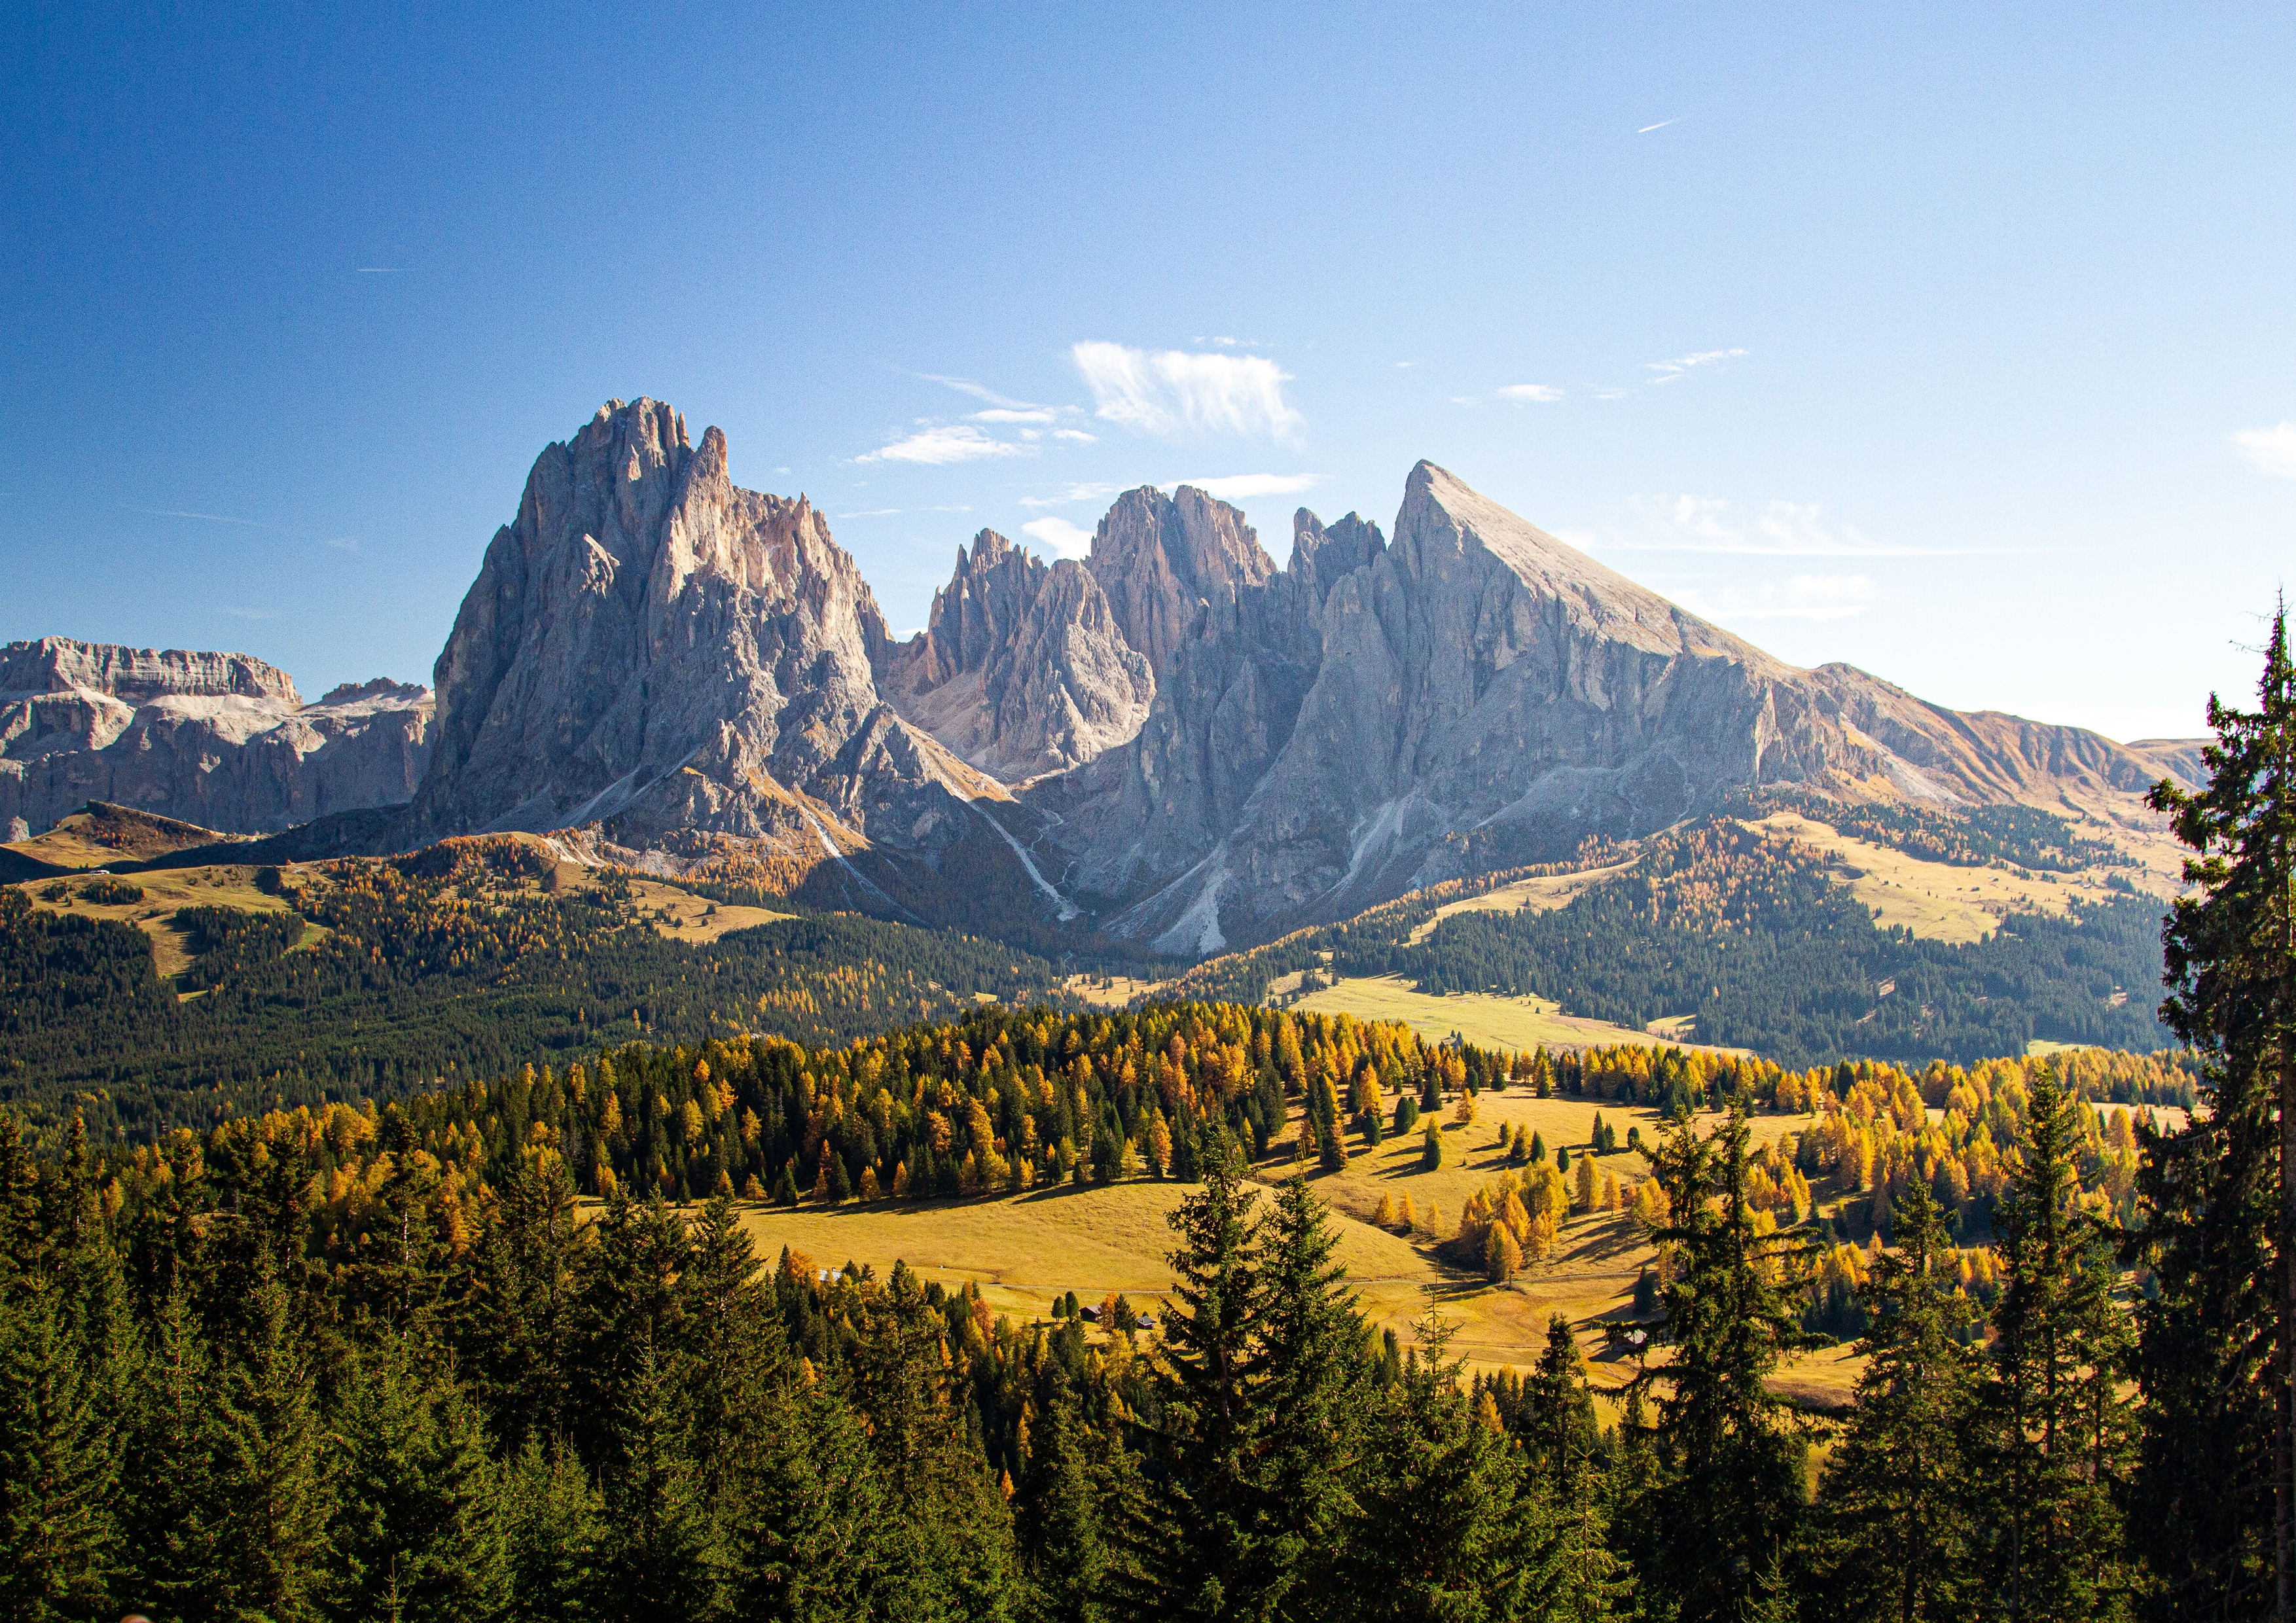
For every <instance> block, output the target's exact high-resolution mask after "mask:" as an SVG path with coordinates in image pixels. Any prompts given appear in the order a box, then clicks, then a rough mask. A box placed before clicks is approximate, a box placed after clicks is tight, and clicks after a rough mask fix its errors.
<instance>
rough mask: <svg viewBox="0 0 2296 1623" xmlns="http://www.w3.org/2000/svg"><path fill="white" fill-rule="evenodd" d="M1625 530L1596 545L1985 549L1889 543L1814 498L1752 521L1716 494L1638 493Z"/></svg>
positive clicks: (1763, 551) (1920, 551)
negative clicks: (1829, 514)
mask: <svg viewBox="0 0 2296 1623" xmlns="http://www.w3.org/2000/svg"><path fill="white" fill-rule="evenodd" d="M1625 528H1626V533H1624V534H1621V535H1617V536H1606V537H1603V538H1602V540H1601V541H1600V542H1598V543H1596V544H1595V545H1596V547H1598V548H1600V549H1603V550H1607V549H1609V548H1613V547H1615V548H1617V549H1619V550H1620V551H1623V552H1630V553H1752V554H1755V555H1758V556H1763V557H1770V558H1938V557H1949V556H1956V555H1961V554H1962V553H1964V552H1973V551H1978V550H1984V549H1956V548H1948V547H1923V546H1892V545H1889V544H1888V543H1886V542H1881V541H1876V540H1874V538H1873V537H1870V536H1867V535H1865V534H1864V533H1862V532H1861V531H1860V530H1859V529H1857V526H1855V525H1851V524H1837V523H1835V522H1833V521H1831V520H1829V519H1827V518H1826V516H1825V512H1824V510H1823V509H1822V508H1820V507H1819V505H1818V504H1816V502H1785V501H1774V502H1771V503H1768V504H1766V505H1765V506H1764V507H1763V509H1762V511H1761V512H1759V513H1757V514H1756V515H1754V517H1753V518H1752V520H1751V521H1747V520H1745V519H1743V518H1742V517H1741V516H1740V515H1739V513H1738V511H1737V509H1736V507H1735V505H1734V504H1733V503H1731V502H1730V501H1728V500H1727V499H1726V498H1725V497H1722V496H1642V497H1637V498H1636V499H1635V500H1634V501H1633V502H1631V503H1629V504H1628V523H1627V525H1626V527H1625Z"/></svg>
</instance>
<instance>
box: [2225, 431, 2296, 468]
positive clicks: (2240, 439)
mask: <svg viewBox="0 0 2296 1623" xmlns="http://www.w3.org/2000/svg"><path fill="white" fill-rule="evenodd" d="M2232 439H2233V443H2234V444H2235V445H2236V446H2238V447H2240V449H2241V454H2242V455H2243V456H2246V457H2247V458H2248V460H2249V461H2251V462H2252V463H2255V464H2256V465H2257V466H2258V467H2259V469H2261V470H2262V471H2265V472H2267V473H2269V474H2270V475H2271V476H2272V477H2273V478H2275V479H2296V422H2276V423H2274V424H2273V425H2272V426H2271V427H2270V428H2264V429H2243V430H2241V431H2240V432H2239V433H2237V434H2235V435H2234V436H2233V437H2232Z"/></svg>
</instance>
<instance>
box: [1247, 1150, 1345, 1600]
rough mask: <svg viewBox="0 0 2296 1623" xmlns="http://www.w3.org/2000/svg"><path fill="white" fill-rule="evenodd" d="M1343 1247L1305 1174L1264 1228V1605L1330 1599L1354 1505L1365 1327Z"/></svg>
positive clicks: (1258, 1364)
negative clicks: (1337, 1255) (1333, 1559)
mask: <svg viewBox="0 0 2296 1623" xmlns="http://www.w3.org/2000/svg"><path fill="white" fill-rule="evenodd" d="M1338 1249H1339V1236H1338V1235H1337V1234H1333V1232H1332V1227H1331V1223H1330V1220H1329V1217H1328V1215H1327V1214H1326V1212H1325V1210H1324V1203H1323V1201H1320V1200H1318V1199H1316V1195H1315V1193H1314V1192H1313V1191H1311V1190H1310V1189H1309V1188H1308V1183H1307V1180H1306V1179H1305V1178H1300V1177H1294V1178H1292V1179H1290V1180H1289V1181H1288V1182H1286V1183H1285V1184H1283V1187H1282V1188H1280V1189H1279V1190H1278V1191H1277V1192H1276V1195H1275V1206H1274V1210H1273V1211H1272V1212H1271V1213H1270V1215H1269V1217H1268V1218H1267V1225H1266V1226H1265V1228H1264V1229H1263V1231H1262V1244H1261V1250H1260V1256H1259V1275H1260V1287H1261V1290H1262V1291H1263V1292H1264V1293H1265V1298H1266V1303H1267V1307H1266V1311H1265V1313H1264V1315H1263V1316H1262V1320H1261V1327H1260V1343H1259V1351H1258V1354H1257V1357H1255V1359H1254V1368H1253V1376H1254V1385H1255V1390H1254V1391H1253V1392H1252V1394H1251V1401H1252V1402H1253V1403H1254V1404H1255V1405H1256V1406H1258V1407H1259V1409H1260V1410H1261V1411H1262V1412H1263V1413H1264V1414H1266V1415H1267V1427H1266V1432H1265V1438H1264V1441H1263V1444H1262V1449H1261V1457H1260V1459H1259V1480H1260V1482H1261V1484H1262V1491H1263V1493H1264V1494H1265V1495H1266V1496H1267V1502H1268V1504H1267V1511H1268V1515H1267V1526H1265V1527H1264V1528H1263V1529H1261V1533H1260V1544H1259V1552H1258V1554H1257V1558H1256V1562H1255V1564H1256V1566H1257V1568H1258V1581H1257V1582H1256V1583H1255V1584H1254V1585H1253V1586H1252V1587H1253V1590H1254V1591H1255V1593H1256V1594H1258V1595H1259V1597H1260V1603H1261V1605H1262V1606H1263V1607H1266V1608H1269V1609H1273V1610H1277V1611H1286V1612H1296V1611H1300V1609H1301V1608H1302V1607H1303V1606H1304V1607H1305V1608H1306V1609H1308V1610H1310V1611H1312V1610H1315V1609H1316V1607H1317V1597H1318V1596H1321V1597H1323V1599H1324V1601H1325V1602H1326V1603H1327V1602H1328V1599H1329V1597H1330V1595H1331V1594H1332V1592H1333V1584H1332V1579H1331V1578H1330V1574H1329V1565H1330V1561H1329V1558H1330V1555H1331V1553H1332V1545H1333V1540H1334V1538H1335V1537H1336V1535H1337V1533H1338V1530H1339V1529H1340V1528H1341V1526H1343V1525H1344V1524H1345V1522H1346V1521H1347V1520H1348V1519H1349V1517H1350V1516H1351V1515H1352V1514H1353V1513H1354V1512H1355V1508H1356V1506H1355V1502H1354V1500H1353V1498H1352V1497H1351V1496H1350V1495H1349V1489H1348V1481H1349V1476H1350V1475H1351V1474H1352V1471H1353V1469H1354V1465H1355V1459H1356V1454H1357V1449H1358V1447H1359V1446H1360V1443H1359V1439H1358V1438H1357V1435H1356V1432H1357V1426H1356V1422H1357V1414H1358V1411H1357V1406H1356V1404H1355V1403H1354V1402H1353V1401H1351V1398H1352V1397H1353V1389H1354V1384H1355V1381H1356V1377H1357V1375H1358V1374H1359V1373H1361V1370H1362V1353H1363V1348H1364V1345H1365V1335H1366V1331H1365V1325H1364V1323H1363V1321H1362V1319H1361V1317H1360V1316H1358V1314H1357V1310H1356V1306H1355V1299H1354V1296H1353V1294H1352V1292H1350V1291H1349V1290H1348V1289H1347V1286H1346V1278H1347V1275H1346V1270H1344V1269H1343V1268H1341V1266H1339V1264H1338V1263H1336V1262H1335V1261H1333V1253H1334V1252H1335V1251H1336V1250H1338Z"/></svg>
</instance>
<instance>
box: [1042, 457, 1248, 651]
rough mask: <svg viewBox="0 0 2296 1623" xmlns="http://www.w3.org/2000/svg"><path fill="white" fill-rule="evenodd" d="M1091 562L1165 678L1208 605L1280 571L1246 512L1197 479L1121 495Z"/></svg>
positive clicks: (1136, 641)
mask: <svg viewBox="0 0 2296 1623" xmlns="http://www.w3.org/2000/svg"><path fill="white" fill-rule="evenodd" d="M1087 568H1089V569H1090V570H1092V574H1093V578H1094V579H1095V580H1097V581H1098V582H1099V583H1100V587H1101V590H1102V591H1103V592H1105V593H1107V594H1108V601H1109V604H1110V606H1111V608H1112V609H1113V610H1114V611H1115V613H1116V623H1117V626H1118V627H1119V628H1120V629H1121V630H1122V631H1123V633H1124V640H1125V641H1126V642H1128V643H1131V644H1132V646H1133V647H1135V648H1136V649H1138V650H1139V651H1140V652H1142V653H1144V654H1145V655H1146V656H1147V658H1148V667H1149V668H1150V669H1151V670H1152V671H1153V672H1154V673H1155V674H1156V676H1157V677H1158V679H1159V680H1161V679H1162V676H1163V674H1164V663H1165V661H1166V660H1168V659H1169V658H1170V656H1171V652H1172V650H1173V649H1174V648H1176V647H1177V646H1178V645H1179V643H1180V641H1181V639H1182V638H1184V637H1185V636H1186V635H1188V632H1189V628H1190V627H1193V625H1194V624H1195V619H1196V613H1197V611H1198V609H1199V608H1200V607H1201V606H1203V605H1206V604H1209V603H1214V602H1226V600H1227V599H1228V598H1230V597H1231V596H1233V595H1234V593H1235V591H1236V589H1237V588H1239V587H1242V586H1258V585H1259V584H1260V583H1261V582H1262V581H1264V580H1267V578H1269V577H1270V576H1272V575H1274V574H1275V560H1274V559H1272V558H1270V557H1269V556H1268V555H1267V553H1266V552H1265V551H1264V550H1263V549H1262V548H1261V546H1260V545H1259V537H1258V536H1257V535H1256V534H1254V533H1253V531H1252V529H1251V525H1249V524H1246V523H1245V522H1244V521H1243V514H1242V513H1241V512H1237V511H1236V510H1235V509H1234V508H1233V507H1231V506H1229V505H1228V504H1226V502H1218V501H1214V500H1213V499H1212V498H1211V497H1210V496H1206V495H1205V494H1204V493H1203V492H1202V491H1201V490H1199V489H1197V488H1195V487H1194V486H1193V485H1183V486H1181V487H1180V488H1178V489H1177V491H1175V492H1174V493H1173V494H1172V495H1171V496H1166V495H1164V493H1163V492H1162V491H1160V490H1158V489H1156V488H1153V487H1152V486H1143V487H1141V488H1139V489H1137V490H1128V491H1126V492H1125V493H1124V494H1123V495H1122V496H1119V497H1118V498H1117V500H1116V504H1115V505H1114V506H1113V507H1111V508H1110V509H1109V510H1108V516H1107V517H1106V518H1103V520H1101V521H1100V529H1098V530H1097V531H1096V532H1095V534H1094V536H1093V538H1092V555H1091V557H1090V558H1089V559H1088V560H1087Z"/></svg>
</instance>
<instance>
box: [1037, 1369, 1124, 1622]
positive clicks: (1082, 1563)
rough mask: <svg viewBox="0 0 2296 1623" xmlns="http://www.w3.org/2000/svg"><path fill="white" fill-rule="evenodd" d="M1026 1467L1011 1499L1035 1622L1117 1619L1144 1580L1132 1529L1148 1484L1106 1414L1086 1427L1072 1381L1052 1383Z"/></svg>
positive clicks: (1107, 1620)
mask: <svg viewBox="0 0 2296 1623" xmlns="http://www.w3.org/2000/svg"><path fill="white" fill-rule="evenodd" d="M1050 1399H1051V1400H1050V1401H1049V1402H1048V1403H1047V1404H1046V1407H1045V1412H1044V1416H1043V1423H1042V1425H1041V1426H1040V1427H1039V1429H1038V1430H1037V1433H1036V1437H1035V1447H1034V1448H1033V1450H1032V1452H1031V1454H1030V1456H1029V1465H1028V1470H1027V1471H1026V1473H1025V1474H1024V1476H1023V1477H1022V1479H1021V1488H1020V1492H1019V1494H1018V1495H1017V1496H1016V1497H1015V1498H1014V1500H1013V1511H1014V1516H1015V1530H1016V1531H1017V1532H1018V1534H1019V1536H1020V1543H1021V1549H1022V1550H1023V1551H1024V1552H1026V1553H1027V1562H1028V1578H1029V1594H1028V1599H1027V1601H1026V1603H1024V1607H1023V1615H1024V1616H1026V1617H1027V1618H1029V1619H1031V1620H1032V1623H1118V1619H1127V1618H1129V1617H1130V1616H1132V1615H1133V1613H1132V1610H1131V1608H1130V1607H1129V1606H1128V1605H1127V1603H1126V1598H1127V1596H1128V1594H1133V1593H1136V1591H1137V1590H1138V1589H1139V1587H1140V1585H1141V1581H1142V1580H1141V1574H1140V1571H1139V1570H1138V1566H1137V1564H1136V1559H1135V1551H1134V1547H1133V1545H1132V1544H1131V1542H1130V1540H1129V1539H1128V1536H1127V1535H1128V1529H1131V1528H1133V1527H1135V1526H1136V1525H1137V1523H1138V1521H1139V1518H1140V1516H1141V1514H1142V1513H1143V1512H1144V1507H1145V1493H1146V1488H1145V1485H1144V1483H1143V1482H1142V1480H1141V1478H1140V1473H1139V1470H1138V1468H1137V1466H1136V1463H1135V1462H1134V1459H1133V1456H1132V1454H1131V1452H1130V1451H1129V1450H1128V1449H1127V1448H1126V1447H1124V1442H1123V1439H1122V1437H1121V1436H1120V1435H1119V1431H1118V1429H1117V1427H1116V1425H1115V1424H1114V1422H1113V1421H1112V1420H1111V1423H1110V1424H1108V1425H1105V1426H1101V1427H1095V1426H1094V1425H1093V1424H1091V1422H1090V1421H1089V1419H1088V1417H1087V1415H1086V1414H1085V1412H1084V1406H1083V1404H1082V1402H1081V1401H1080V1399H1079V1398H1078V1394H1077V1392H1076V1389H1075V1388H1074V1387H1073V1385H1071V1383H1070V1382H1069V1381H1066V1380H1059V1381H1054V1383H1053V1388H1052V1391H1051V1394H1050Z"/></svg>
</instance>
